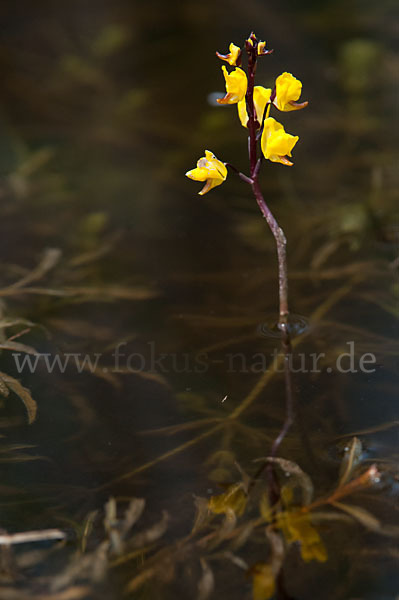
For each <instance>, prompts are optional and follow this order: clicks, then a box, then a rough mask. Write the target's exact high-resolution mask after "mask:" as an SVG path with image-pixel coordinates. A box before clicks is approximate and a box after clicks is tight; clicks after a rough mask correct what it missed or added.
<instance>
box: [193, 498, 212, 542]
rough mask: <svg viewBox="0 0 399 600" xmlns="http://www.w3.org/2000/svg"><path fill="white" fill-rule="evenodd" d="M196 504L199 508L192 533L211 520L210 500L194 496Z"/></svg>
mask: <svg viewBox="0 0 399 600" xmlns="http://www.w3.org/2000/svg"><path fill="white" fill-rule="evenodd" d="M194 504H195V507H196V509H197V510H196V514H195V519H194V525H193V528H192V530H191V533H192V534H193V533H196V532H197V531H198V530H199V529H202V527H203V526H204V525H205V524H206V523H207V522H208V521H209V510H208V500H207V499H206V498H201V496H194Z"/></svg>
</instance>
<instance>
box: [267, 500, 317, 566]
mask: <svg viewBox="0 0 399 600" xmlns="http://www.w3.org/2000/svg"><path fill="white" fill-rule="evenodd" d="M276 525H277V527H279V528H280V529H281V531H282V532H283V534H284V537H285V539H286V541H287V543H288V544H291V543H293V542H300V546H301V557H302V560H303V561H305V562H309V561H311V560H317V561H318V562H325V561H326V560H327V551H326V549H325V547H324V544H323V542H322V540H321V538H320V535H319V533H318V532H317V530H316V529H315V528H314V527H313V525H312V523H311V521H310V516H309V513H304V512H302V511H301V510H300V509H294V510H286V511H283V512H280V513H278V514H277V515H276Z"/></svg>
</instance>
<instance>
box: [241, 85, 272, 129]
mask: <svg viewBox="0 0 399 600" xmlns="http://www.w3.org/2000/svg"><path fill="white" fill-rule="evenodd" d="M271 93H272V91H271V89H270V88H264V87H263V86H261V85H256V86H255V87H254V106H255V114H256V118H257V121H258V123H259V125H261V122H262V118H263V113H264V112H265V108H266V104H267V103H268V102H269V100H270V95H271ZM237 109H238V117H239V119H240V121H241V125H242V126H243V127H246V126H247V123H248V113H247V104H246V100H245V97H244V98H243V99H242V100H240V102H239V103H238V104H237Z"/></svg>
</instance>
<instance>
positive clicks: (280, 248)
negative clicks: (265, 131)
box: [245, 34, 289, 343]
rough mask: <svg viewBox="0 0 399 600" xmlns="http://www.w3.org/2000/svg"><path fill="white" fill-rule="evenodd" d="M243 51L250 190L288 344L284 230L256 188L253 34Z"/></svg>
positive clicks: (258, 126) (257, 181) (281, 328)
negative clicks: (270, 249)
mask: <svg viewBox="0 0 399 600" xmlns="http://www.w3.org/2000/svg"><path fill="white" fill-rule="evenodd" d="M246 50H247V54H248V86H247V92H246V95H245V101H246V107H247V113H248V123H247V128H248V133H249V140H248V153H249V166H250V178H251V180H252V181H251V184H250V185H251V187H252V191H253V193H254V196H255V198H256V202H257V203H258V206H259V208H260V211H261V213H262V215H263V216H264V218H265V219H266V222H267V224H268V225H269V228H270V230H271V232H272V234H273V236H274V239H275V241H276V247H277V259H278V270H279V278H278V279H279V328H280V330H281V331H282V333H283V338H284V340H285V341H286V343H289V332H288V327H287V325H288V323H287V321H288V314H289V311H288V272H287V254H286V246H287V240H286V237H285V235H284V232H283V230H282V229H281V227H280V226H279V224H278V223H277V221H276V219H275V218H274V216H273V214H272V212H271V210H270V208H269V207H268V205H267V204H266V201H265V199H264V197H263V194H262V190H261V188H260V185H259V179H258V177H259V167H260V164H261V163H260V160H259V161H258V155H257V145H258V136H257V132H258V130H259V128H260V123H259V122H258V120H257V115H256V111H255V105H254V87H255V73H256V61H257V52H258V48H257V40H256V37H255V36H254V35H253V34H252V35H251V36H250V38H249V40H247V42H246Z"/></svg>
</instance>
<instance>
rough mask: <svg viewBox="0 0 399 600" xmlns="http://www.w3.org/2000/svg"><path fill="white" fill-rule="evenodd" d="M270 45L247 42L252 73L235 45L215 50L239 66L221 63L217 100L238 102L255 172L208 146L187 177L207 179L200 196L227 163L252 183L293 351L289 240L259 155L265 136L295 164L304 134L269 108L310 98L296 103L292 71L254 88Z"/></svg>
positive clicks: (270, 150) (270, 155) (221, 177)
mask: <svg viewBox="0 0 399 600" xmlns="http://www.w3.org/2000/svg"><path fill="white" fill-rule="evenodd" d="M265 46H266V44H265V42H260V41H258V39H257V38H256V36H255V34H254V33H252V34H251V35H250V37H249V38H248V39H247V40H246V42H245V50H246V52H247V56H248V76H247V74H246V73H245V71H244V70H243V69H242V68H241V61H242V50H241V48H239V47H238V46H236V45H235V44H233V43H232V44H230V47H229V50H230V51H229V53H228V54H219V53H218V52H217V53H216V54H217V56H218V57H219V58H220V59H221V60H223V61H226V62H227V63H228V64H229V65H230V66H233V67H235V69H234V71H232V72H230V73H229V72H228V70H227V68H226V67H225V66H223V67H222V71H223V76H224V78H225V82H226V95H225V96H224V98H220V99H218V102H219V104H237V108H238V116H239V119H240V121H241V124H242V125H243V127H247V129H248V152H249V168H250V176H249V177H248V176H246V175H244V174H243V173H241V172H240V171H238V169H236V168H235V167H233V166H232V165H231V164H229V163H223V162H221V161H220V160H218V159H217V158H216V156H215V155H214V154H212V152H210V151H209V150H206V151H205V157H203V158H200V159H199V161H198V162H197V168H196V169H192V170H191V171H188V172H187V173H186V175H187V177H189V178H190V179H194V180H196V181H205V182H206V183H205V186H204V187H203V189H202V190H201V191H200V192H199V193H200V194H201V195H202V194H206V193H207V192H208V191H209V190H211V189H212V188H213V187H215V186H217V185H221V184H222V183H223V182H224V181H225V179H226V177H227V168H226V167H229V168H232V169H233V171H235V172H236V173H237V174H238V175H239V177H240V178H241V179H242V180H243V181H245V182H246V183H249V185H250V186H251V188H252V191H253V194H254V196H255V199H256V202H257V203H258V206H259V208H260V210H261V212H262V215H263V216H264V218H265V219H266V222H267V224H268V225H269V227H270V229H271V231H272V234H273V236H274V239H275V241H276V247H277V258H278V269H279V328H280V330H281V332H282V336H283V343H284V344H285V346H286V348H287V349H288V350H289V346H290V336H289V329H288V315H289V311H288V274H287V257H286V245H287V241H286V238H285V235H284V232H283V230H282V229H281V227H280V226H279V224H278V223H277V221H276V219H275V218H274V216H273V214H272V212H271V211H270V208H269V207H268V205H267V203H266V201H265V199H264V197H263V194H262V191H261V188H260V185H259V170H260V167H261V163H262V155H261V156H260V157H259V158H258V142H259V139H260V142H261V149H262V154H263V156H264V157H265V158H266V159H267V160H270V161H272V162H278V163H281V164H283V165H286V166H291V165H292V162H291V161H290V160H289V159H288V157H290V156H291V151H292V149H293V147H294V146H295V144H296V143H297V141H298V139H299V138H298V136H293V135H290V134H288V133H286V132H285V130H284V127H283V125H281V123H279V122H278V121H276V120H275V119H274V118H272V117H270V116H269V113H270V108H271V106H272V105H274V106H275V107H276V108H277V109H278V110H279V111H282V112H285V111H292V110H298V109H301V108H304V107H305V106H307V102H302V103H298V102H297V100H298V99H299V97H300V95H301V89H302V84H301V82H300V81H299V80H298V79H296V78H295V77H294V76H293V75H291V73H282V74H281V75H280V76H279V77H277V79H276V83H275V86H274V89H273V90H271V89H269V88H264V87H262V86H255V74H256V65H257V60H258V58H259V57H260V56H264V55H267V54H270V53H271V52H272V50H266V48H265Z"/></svg>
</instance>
